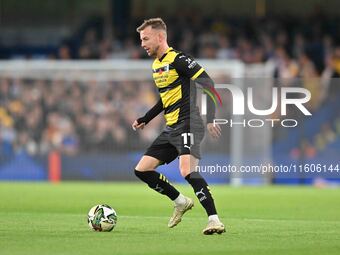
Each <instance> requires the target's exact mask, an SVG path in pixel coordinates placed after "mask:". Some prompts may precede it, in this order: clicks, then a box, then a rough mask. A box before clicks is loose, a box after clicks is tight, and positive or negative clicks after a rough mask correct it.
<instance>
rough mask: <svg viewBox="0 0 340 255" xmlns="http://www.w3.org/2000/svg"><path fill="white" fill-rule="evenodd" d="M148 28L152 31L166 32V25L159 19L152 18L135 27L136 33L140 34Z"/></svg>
mask: <svg viewBox="0 0 340 255" xmlns="http://www.w3.org/2000/svg"><path fill="white" fill-rule="evenodd" d="M148 26H151V28H153V29H159V30H164V32H166V24H165V22H164V21H163V20H162V19H161V18H152V19H146V20H144V22H143V24H142V25H140V26H139V27H137V32H138V33H140V32H141V31H142V30H144V29H145V28H146V27H148Z"/></svg>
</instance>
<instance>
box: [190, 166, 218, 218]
mask: <svg viewBox="0 0 340 255" xmlns="http://www.w3.org/2000/svg"><path fill="white" fill-rule="evenodd" d="M185 179H186V180H187V182H189V183H190V185H191V186H192V188H193V189H194V191H195V194H196V196H197V198H198V200H199V201H200V203H201V205H202V206H203V207H204V209H205V211H206V212H207V214H208V216H210V215H213V214H217V212H216V208H215V203H214V199H213V197H212V196H211V193H210V189H209V186H208V184H207V182H206V181H205V180H204V179H203V177H202V175H200V173H198V172H192V173H190V174H188V175H187V176H186V177H185Z"/></svg>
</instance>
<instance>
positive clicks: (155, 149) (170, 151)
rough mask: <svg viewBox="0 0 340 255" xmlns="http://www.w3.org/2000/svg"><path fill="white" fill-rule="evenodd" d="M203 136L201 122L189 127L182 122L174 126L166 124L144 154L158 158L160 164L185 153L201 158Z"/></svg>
mask: <svg viewBox="0 0 340 255" xmlns="http://www.w3.org/2000/svg"><path fill="white" fill-rule="evenodd" d="M203 137H204V126H203V123H202V124H199V125H195V127H192V128H190V129H189V128H185V126H184V125H183V124H182V125H181V124H179V125H178V126H176V127H174V128H172V127H169V126H167V127H165V129H164V130H163V132H162V133H161V134H160V135H159V136H158V137H157V138H156V140H155V141H154V142H153V143H152V144H151V146H150V147H149V148H148V149H147V151H146V152H145V154H144V155H147V156H151V157H154V158H156V159H158V160H160V161H161V164H164V163H166V164H169V163H170V162H171V161H173V160H175V159H176V158H177V157H178V156H180V155H185V154H190V155H193V156H194V157H195V158H198V159H201V150H200V144H201V142H202V140H203Z"/></svg>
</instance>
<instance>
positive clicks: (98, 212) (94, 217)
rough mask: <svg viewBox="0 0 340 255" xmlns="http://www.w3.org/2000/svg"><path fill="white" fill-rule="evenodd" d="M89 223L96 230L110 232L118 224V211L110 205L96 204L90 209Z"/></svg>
mask: <svg viewBox="0 0 340 255" xmlns="http://www.w3.org/2000/svg"><path fill="white" fill-rule="evenodd" d="M87 223H88V224H89V226H90V228H91V229H93V230H95V231H103V232H109V231H111V230H112V229H114V227H115V226H116V224H117V213H116V211H115V210H114V209H112V208H111V207H110V206H108V205H96V206H93V207H92V208H91V209H90V211H89V213H88V215H87Z"/></svg>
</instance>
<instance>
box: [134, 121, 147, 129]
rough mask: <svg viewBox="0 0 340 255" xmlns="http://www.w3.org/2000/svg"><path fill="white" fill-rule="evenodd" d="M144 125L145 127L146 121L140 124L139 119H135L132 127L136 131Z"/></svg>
mask: <svg viewBox="0 0 340 255" xmlns="http://www.w3.org/2000/svg"><path fill="white" fill-rule="evenodd" d="M144 127H145V123H144V122H142V123H139V124H138V121H137V120H135V121H134V122H133V123H132V129H133V130H135V131H136V130H137V129H143V128H144Z"/></svg>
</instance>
